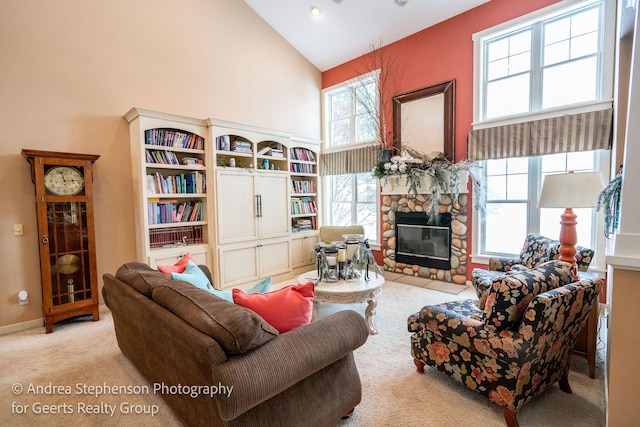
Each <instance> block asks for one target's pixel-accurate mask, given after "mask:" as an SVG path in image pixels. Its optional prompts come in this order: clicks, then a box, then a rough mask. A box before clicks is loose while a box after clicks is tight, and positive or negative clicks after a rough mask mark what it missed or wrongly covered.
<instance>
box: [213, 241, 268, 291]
mask: <svg viewBox="0 0 640 427" xmlns="http://www.w3.org/2000/svg"><path fill="white" fill-rule="evenodd" d="M259 249H260V248H259V247H258V245H256V244H255V243H243V244H242V243H239V244H234V245H224V246H222V247H220V250H219V252H218V258H219V265H220V272H219V273H220V274H219V277H220V287H221V288H229V287H233V286H234V285H238V284H242V283H245V282H247V281H249V280H256V279H258V277H260V270H259V266H258V260H259Z"/></svg>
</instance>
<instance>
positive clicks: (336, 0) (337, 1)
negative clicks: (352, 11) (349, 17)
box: [333, 0, 342, 3]
mask: <svg viewBox="0 0 640 427" xmlns="http://www.w3.org/2000/svg"><path fill="white" fill-rule="evenodd" d="M333 2H334V3H342V0H333Z"/></svg>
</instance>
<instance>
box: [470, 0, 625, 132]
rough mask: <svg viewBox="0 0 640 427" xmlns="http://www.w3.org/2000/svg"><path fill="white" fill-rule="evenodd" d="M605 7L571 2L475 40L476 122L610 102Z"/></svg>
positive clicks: (600, 0) (599, 0)
mask: <svg viewBox="0 0 640 427" xmlns="http://www.w3.org/2000/svg"><path fill="white" fill-rule="evenodd" d="M563 3H564V2H563ZM573 3H576V2H573ZM606 3H607V2H606V1H604V0H591V1H582V2H577V4H574V5H572V6H570V7H565V8H563V9H560V10H555V11H553V12H550V13H548V14H545V15H542V16H538V17H537V18H535V19H532V20H530V21H526V22H522V23H519V24H515V25H513V26H509V27H508V28H505V29H502V30H497V31H493V32H489V33H485V34H482V35H479V36H477V37H476V48H479V49H480V51H479V54H480V61H481V69H480V70H479V71H480V73H478V74H477V75H478V76H480V81H479V82H477V85H476V89H477V90H479V94H478V96H477V97H476V101H477V108H478V111H477V116H478V117H477V120H476V122H478V121H480V122H482V121H486V120H495V119H497V118H505V117H512V116H518V115H523V114H528V113H532V112H540V111H546V110H550V109H557V108H563V107H567V106H575V105H579V104H585V103H593V102H596V101H600V100H601V99H603V98H610V97H611V92H610V88H609V86H610V84H608V83H607V82H606V81H605V78H606V79H610V76H608V75H607V73H606V68H605V65H606V64H607V63H608V62H610V59H609V57H608V56H607V55H610V52H607V50H606V49H605V46H606V44H605V43H606V40H608V39H607V38H606V37H605V33H604V31H603V30H604V22H605V4H606ZM611 50H612V49H611ZM603 94H607V95H606V96H604V97H603Z"/></svg>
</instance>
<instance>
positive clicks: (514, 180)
mask: <svg viewBox="0 0 640 427" xmlns="http://www.w3.org/2000/svg"><path fill="white" fill-rule="evenodd" d="M567 5H568V6H567ZM614 17H615V2H614V1H611V0H586V1H571V0H569V1H563V2H560V3H558V4H556V5H553V6H550V7H548V8H545V9H543V10H541V11H538V12H534V13H533V14H531V15H529V16H526V17H523V18H520V19H518V20H516V21H513V22H510V23H506V24H503V25H500V26H499V27H496V28H494V29H490V30H486V31H484V32H482V33H479V34H476V35H474V48H475V63H474V67H475V70H476V72H475V82H474V129H481V130H485V131H491V132H495V133H494V134H495V135H498V138H497V141H498V142H497V144H500V143H501V142H500V141H504V140H505V139H504V138H501V137H502V136H503V134H502V133H501V132H503V130H504V129H506V128H507V127H508V126H509V125H513V124H514V123H521V122H529V121H534V120H538V119H548V118H552V117H562V116H567V115H571V114H578V113H583V112H589V111H599V110H605V109H607V108H610V107H611V104H612V102H611V99H612V93H613V89H612V87H613V84H612V82H613V66H612V64H613V57H612V52H613V45H614V41H613V29H614V28H615V24H614V20H613V18H614ZM605 22H606V23H607V24H606V25H605ZM521 129H527V128H526V127H522V128H521ZM528 129H531V128H528ZM537 129H540V128H537ZM509 131H513V127H512V128H511V129H510V130H509ZM518 131H519V129H518ZM574 131H575V129H574ZM504 136H506V135H504ZM526 136H527V137H528V136H530V135H526ZM509 137H510V138H512V140H513V141H514V142H513V144H518V142H519V141H522V140H524V137H521V136H518V135H515V137H514V135H513V134H512V135H509ZM519 138H521V139H520V140H519ZM541 139H542V140H544V138H541ZM559 145H561V144H559ZM513 147H514V148H513V149H511V148H508V147H507V148H506V149H505V146H504V145H502V146H499V149H495V150H494V151H493V152H492V151H491V150H492V149H489V151H488V153H487V152H484V153H483V155H486V157H484V158H485V159H487V160H484V161H483V173H484V177H485V182H486V184H487V186H486V207H487V209H486V213H485V214H484V215H482V216H480V217H479V218H476V221H475V227H474V228H475V230H476V231H477V232H476V238H475V239H474V242H475V243H474V245H475V247H474V253H475V255H476V256H478V255H487V256H489V255H515V254H518V253H519V252H520V250H521V248H522V243H523V241H524V239H525V236H526V234H527V233H539V234H542V235H544V236H547V237H550V238H556V239H557V238H558V236H559V234H560V224H559V222H560V215H561V214H562V209H538V208H537V204H538V196H539V193H540V189H541V188H542V182H543V179H544V176H545V175H547V174H552V173H566V172H568V171H576V172H586V171H599V172H600V173H601V174H602V176H603V179H604V180H605V182H606V181H607V178H608V174H609V152H608V151H607V150H596V151H574V150H575V149H576V147H577V144H575V143H574V144H568V145H567V148H566V149H564V150H563V149H562V148H561V147H560V148H557V147H554V148H553V150H552V151H547V152H555V153H557V154H548V155H543V156H529V157H509V154H508V153H512V154H513V153H515V152H519V151H520V150H517V149H515V146H513ZM578 149H580V148H578ZM581 149H582V150H585V149H586V148H581ZM565 151H567V152H565ZM542 152H544V151H542ZM492 153H493V154H492ZM496 153H501V154H496ZM521 155H522V154H521ZM471 157H473V156H471ZM481 158H482V157H481ZM574 211H575V212H576V214H577V215H578V222H579V224H578V227H577V231H578V244H579V245H582V246H586V247H590V248H593V249H596V259H597V257H598V253H600V254H602V253H603V252H604V239H603V238H602V236H601V234H602V232H601V230H600V231H598V230H599V228H598V227H599V225H598V222H597V221H596V218H597V217H596V215H595V213H594V210H593V209H575V210H574ZM601 258H602V257H601ZM598 263H599V264H601V265H600V266H601V267H602V266H603V264H602V263H601V262H598ZM592 266H593V264H592Z"/></svg>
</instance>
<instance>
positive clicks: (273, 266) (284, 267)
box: [260, 239, 291, 277]
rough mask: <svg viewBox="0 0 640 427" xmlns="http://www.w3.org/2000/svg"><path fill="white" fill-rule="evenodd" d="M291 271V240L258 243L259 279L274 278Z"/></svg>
mask: <svg viewBox="0 0 640 427" xmlns="http://www.w3.org/2000/svg"><path fill="white" fill-rule="evenodd" d="M290 271H291V240H289V239H272V240H261V241H260V277H268V276H275V275H276V274H283V273H288V272H290Z"/></svg>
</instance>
